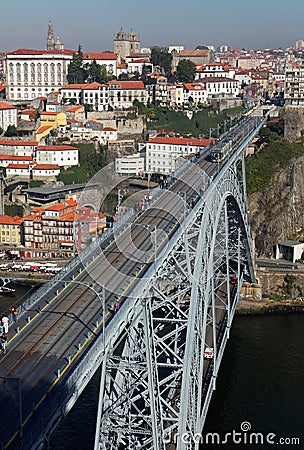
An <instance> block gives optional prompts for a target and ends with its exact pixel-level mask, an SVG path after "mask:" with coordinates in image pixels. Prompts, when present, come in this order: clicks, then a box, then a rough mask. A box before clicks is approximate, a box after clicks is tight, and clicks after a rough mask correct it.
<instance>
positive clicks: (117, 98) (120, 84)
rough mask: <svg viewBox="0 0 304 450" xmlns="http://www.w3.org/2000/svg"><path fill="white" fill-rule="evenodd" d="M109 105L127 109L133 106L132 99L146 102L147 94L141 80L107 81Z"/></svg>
mask: <svg viewBox="0 0 304 450" xmlns="http://www.w3.org/2000/svg"><path fill="white" fill-rule="evenodd" d="M107 86H108V98H109V105H110V106H111V107H112V108H118V109H127V108H130V107H132V106H133V102H134V100H138V101H139V102H141V103H144V104H145V105H146V104H147V100H148V96H147V91H146V88H145V85H144V83H143V82H142V81H118V80H115V81H114V80H113V81H109V82H108V83H107Z"/></svg>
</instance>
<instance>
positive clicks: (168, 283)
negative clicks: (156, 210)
mask: <svg viewBox="0 0 304 450" xmlns="http://www.w3.org/2000/svg"><path fill="white" fill-rule="evenodd" d="M241 175H243V176H244V171H242V173H241ZM243 181H244V180H243V179H242V177H241V178H240V176H239V174H238V173H237V170H236V163H234V164H233V165H231V166H229V167H227V170H225V171H223V172H221V173H220V174H218V175H217V177H216V178H215V180H214V181H213V182H212V183H210V185H209V188H208V190H207V192H206V195H205V196H204V197H203V198H202V199H201V200H200V201H199V202H198V203H197V204H196V205H195V207H194V208H193V209H192V210H190V209H189V214H188V215H187V218H186V219H185V221H184V223H183V224H181V227H180V230H179V236H178V239H175V240H174V242H173V243H171V241H169V243H168V248H167V255H166V257H165V258H163V260H162V263H161V264H160V265H159V266H158V267H157V270H156V271H155V272H154V274H153V276H152V277H151V278H150V280H149V282H148V285H147V286H146V288H145V290H144V291H145V294H144V296H143V297H142V296H138V298H137V301H136V309H135V310H134V311H133V315H132V316H130V317H129V319H128V320H126V322H125V327H124V329H123V331H121V332H120V334H119V335H118V336H117V337H116V343H115V345H114V346H113V347H112V348H108V349H107V354H106V356H105V358H104V361H103V363H102V377H101V388H100V399H99V411H98V421H97V430H96V441H95V449H103V450H110V449H111V450H114V449H115V450H117V449H118V450H119V449H132V450H133V449H134V450H135V449H137V448H142V449H147V450H148V449H154V450H160V449H167V450H169V449H178V450H182V449H192V448H198V437H199V434H200V433H201V432H202V429H203V425H204V421H205V417H206V413H207V409H208V406H209V402H210V399H211V395H212V391H213V390H214V389H215V384H216V377H217V373H218V370H219V366H220V362H221V358H222V355H223V350H224V347H225V344H226V341H227V339H228V337H229V329H230V326H231V321H232V318H233V314H234V310H235V306H236V303H237V300H238V297H239V291H240V287H241V284H242V281H243V277H244V276H247V277H249V279H251V281H254V279H255V278H254V266H253V260H252V241H251V236H250V228H249V221H248V215H247V204H246V193H245V190H244V182H243ZM232 274H234V275H233V276H234V277H235V278H236V281H234V284H232V282H231V276H232ZM206 346H207V347H210V348H212V349H213V358H212V359H206V358H204V352H205V349H206Z"/></svg>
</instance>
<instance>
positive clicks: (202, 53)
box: [171, 49, 215, 70]
mask: <svg viewBox="0 0 304 450" xmlns="http://www.w3.org/2000/svg"><path fill="white" fill-rule="evenodd" d="M171 54H172V56H173V59H172V65H173V70H175V69H176V67H177V66H178V63H179V62H180V61H183V60H190V61H192V62H194V63H195V64H200V65H205V64H210V63H212V62H214V59H215V57H214V53H213V51H212V50H209V49H208V50H181V51H177V50H172V52H171Z"/></svg>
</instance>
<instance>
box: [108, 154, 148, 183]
mask: <svg viewBox="0 0 304 450" xmlns="http://www.w3.org/2000/svg"><path fill="white" fill-rule="evenodd" d="M115 172H116V173H118V174H119V175H122V176H126V177H128V176H137V175H141V174H142V173H144V172H145V158H144V157H143V156H141V154H140V153H134V154H133V155H127V156H123V157H121V158H116V159H115Z"/></svg>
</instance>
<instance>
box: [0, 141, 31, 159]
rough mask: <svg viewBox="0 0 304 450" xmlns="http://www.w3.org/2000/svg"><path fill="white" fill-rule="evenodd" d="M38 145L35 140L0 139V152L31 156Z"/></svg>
mask: <svg viewBox="0 0 304 450" xmlns="http://www.w3.org/2000/svg"><path fill="white" fill-rule="evenodd" d="M37 146H38V142H37V141H13V140H9V139H1V140H0V153H1V154H3V153H5V154H8V155H16V156H33V155H34V154H35V152H36V149H37Z"/></svg>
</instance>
